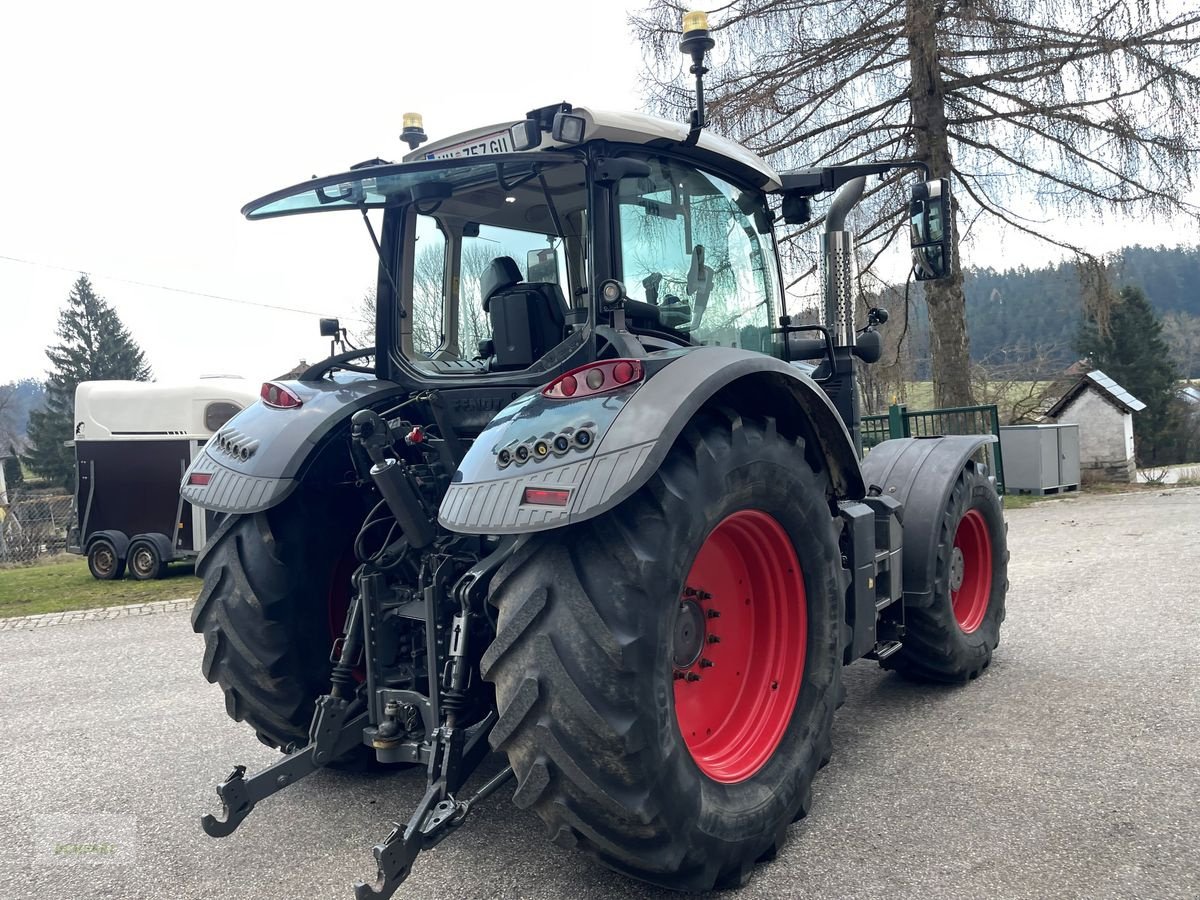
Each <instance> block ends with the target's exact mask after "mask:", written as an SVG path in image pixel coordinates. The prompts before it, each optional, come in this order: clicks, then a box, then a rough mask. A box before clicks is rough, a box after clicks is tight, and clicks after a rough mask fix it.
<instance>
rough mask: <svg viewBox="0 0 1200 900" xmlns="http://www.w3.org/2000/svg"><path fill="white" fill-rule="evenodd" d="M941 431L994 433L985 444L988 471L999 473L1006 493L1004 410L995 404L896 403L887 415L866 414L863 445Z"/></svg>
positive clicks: (1001, 488) (1000, 487) (999, 482)
mask: <svg viewBox="0 0 1200 900" xmlns="http://www.w3.org/2000/svg"><path fill="white" fill-rule="evenodd" d="M940 434H994V435H995V436H996V441H995V442H994V443H991V444H985V445H984V446H983V447H982V448H981V453H982V456H983V461H984V462H985V463H986V464H987V466H988V471H989V472H991V473H992V474H994V475H995V476H996V490H997V491H999V492H1000V493H1001V494H1003V493H1004V455H1003V454H1002V453H1001V452H1000V414H999V412H998V411H997V409H996V407H995V405H994V404H993V405H991V406H955V407H950V408H947V409H928V410H920V411H917V412H909V411H908V407H906V406H904V405H903V404H899V405H898V404H892V405H891V406H890V407H888V411H887V413H886V414H885V415H881V416H863V417H862V440H863V449H864V450H870V449H871V448H872V447H874V446H875V445H876V444H880V443H882V442H883V441H886V440H889V439H890V438H906V437H936V436H937V435H940Z"/></svg>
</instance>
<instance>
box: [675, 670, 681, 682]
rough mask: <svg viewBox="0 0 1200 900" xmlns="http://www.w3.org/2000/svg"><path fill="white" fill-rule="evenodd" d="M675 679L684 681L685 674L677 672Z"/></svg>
mask: <svg viewBox="0 0 1200 900" xmlns="http://www.w3.org/2000/svg"><path fill="white" fill-rule="evenodd" d="M673 677H674V679H675V680H676V681H682V680H683V673H682V672H676V673H675V674H674V676H673Z"/></svg>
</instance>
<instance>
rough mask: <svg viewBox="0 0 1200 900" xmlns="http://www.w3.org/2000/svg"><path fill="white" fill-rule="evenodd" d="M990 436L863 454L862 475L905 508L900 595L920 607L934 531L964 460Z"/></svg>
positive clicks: (905, 442)
mask: <svg viewBox="0 0 1200 900" xmlns="http://www.w3.org/2000/svg"><path fill="white" fill-rule="evenodd" d="M996 440H997V438H996V436H995V435H994V434H956V435H945V436H943V437H928V438H896V439H894V440H890V441H884V442H883V443H881V444H879V445H878V446H876V447H875V448H874V449H872V450H871V452H870V453H868V454H867V458H866V459H865V460H864V461H863V475H864V476H865V477H866V479H867V482H868V483H869V484H871V485H872V486H873V487H878V488H879V490H880V491H881V492H882V493H883V495H884V496H887V497H892V498H894V499H896V500H898V501H899V502H900V503H901V504H902V505H903V510H902V511H901V514H900V515H901V522H902V523H903V526H904V596H905V598H906V600H908V602H912V603H915V604H917V605H923V603H925V602H928V600H929V598H931V597H932V595H933V586H934V585H933V583H934V580H935V577H936V574H937V573H936V571H935V566H936V557H937V546H938V529H939V527H940V526H941V523H942V513H943V511H944V510H945V509H946V503H947V502H949V500H950V493H951V491H953V490H954V483H955V482H956V481H957V480H958V475H959V473H960V472H961V471H962V468H963V466H965V465H966V464H967V460H968V459H970V458H971V454H973V453H974V452H975V451H976V450H978V449H979V448H980V447H982V446H983V445H984V444H988V443H993V442H995V441H996Z"/></svg>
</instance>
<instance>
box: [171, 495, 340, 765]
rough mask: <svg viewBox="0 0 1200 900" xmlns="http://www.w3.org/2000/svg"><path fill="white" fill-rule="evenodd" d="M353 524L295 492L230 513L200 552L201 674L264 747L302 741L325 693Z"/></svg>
mask: <svg viewBox="0 0 1200 900" xmlns="http://www.w3.org/2000/svg"><path fill="white" fill-rule="evenodd" d="M357 524H358V523H356V522H354V521H353V520H352V516H350V515H347V513H346V512H342V511H340V510H335V509H333V508H332V507H331V506H330V505H328V504H324V503H320V502H313V501H306V500H305V499H303V498H302V497H298V496H297V497H293V498H291V499H289V500H288V501H287V502H286V503H285V504H284V505H282V506H280V507H277V508H276V509H272V510H268V511H266V512H261V513H256V514H253V515H245V516H231V517H230V518H228V519H226V520H225V521H223V522H222V523H221V525H220V526H219V527H218V529H217V532H216V534H215V535H214V536H213V537H212V538H210V540H209V543H208V545H207V546H206V547H205V548H204V551H203V552H202V553H201V554H200V557H199V559H198V560H197V563H196V574H198V575H199V576H200V577H201V578H202V579H203V580H204V587H203V589H202V590H201V592H200V596H199V598H197V600H196V606H195V608H194V609H193V610H192V628H193V629H194V630H195V631H197V632H199V633H200V634H203V635H204V659H203V661H202V663H201V669H202V671H203V672H204V677H205V678H207V679H208V680H209V681H210V682H213V683H215V684H219V685H220V686H221V690H222V691H224V693H225V709H226V711H227V712H228V713H229V715H230V716H231V717H232V718H233V719H235V720H236V721H239V722H243V721H244V722H246V723H247V724H248V725H250V726H251V727H252V728H253V729H254V731H255V733H256V734H257V735H258V739H259V740H260V741H262V742H263V743H264V744H266V745H267V746H269V747H279V748H281V749H286V748H287V747H288V746H289V745H290V744H293V743H295V744H304V743H305V742H306V741H307V738H308V729H309V725H310V724H311V721H312V715H313V704H314V702H315V700H316V698H317V697H319V696H320V695H322V694H325V693H328V692H329V687H330V684H329V674H330V671H331V668H332V666H331V664H330V662H329V651H330V647H331V645H332V641H333V637H334V635H333V634H331V628H336V630H337V632H338V634H340V633H341V626H342V620H337V609H338V608H340V609H341V611H342V619H343V620H344V616H345V608H346V604H347V601H348V591H349V576H350V574H351V572H352V567H348V566H347V564H346V559H347V557H348V555H349V554H350V553H351V549H350V547H351V541H352V540H353V537H354V532H355V529H356V527H357ZM335 620H337V621H336V624H335Z"/></svg>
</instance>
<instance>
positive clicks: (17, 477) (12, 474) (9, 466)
mask: <svg viewBox="0 0 1200 900" xmlns="http://www.w3.org/2000/svg"><path fill="white" fill-rule="evenodd" d="M16 449H17V448H16V447H13V446H11V445H10V446H9V448H8V452H9V453H10V454H11V456H6V457H5V458H4V482H5V484H7V485H8V489H9V490H10V491H12V490H15V489H16V488H18V487H20V486H21V485H22V484H24V483H25V473H24V472H22V471H21V460H20V459H19V458H18V457H17V453H16Z"/></svg>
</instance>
